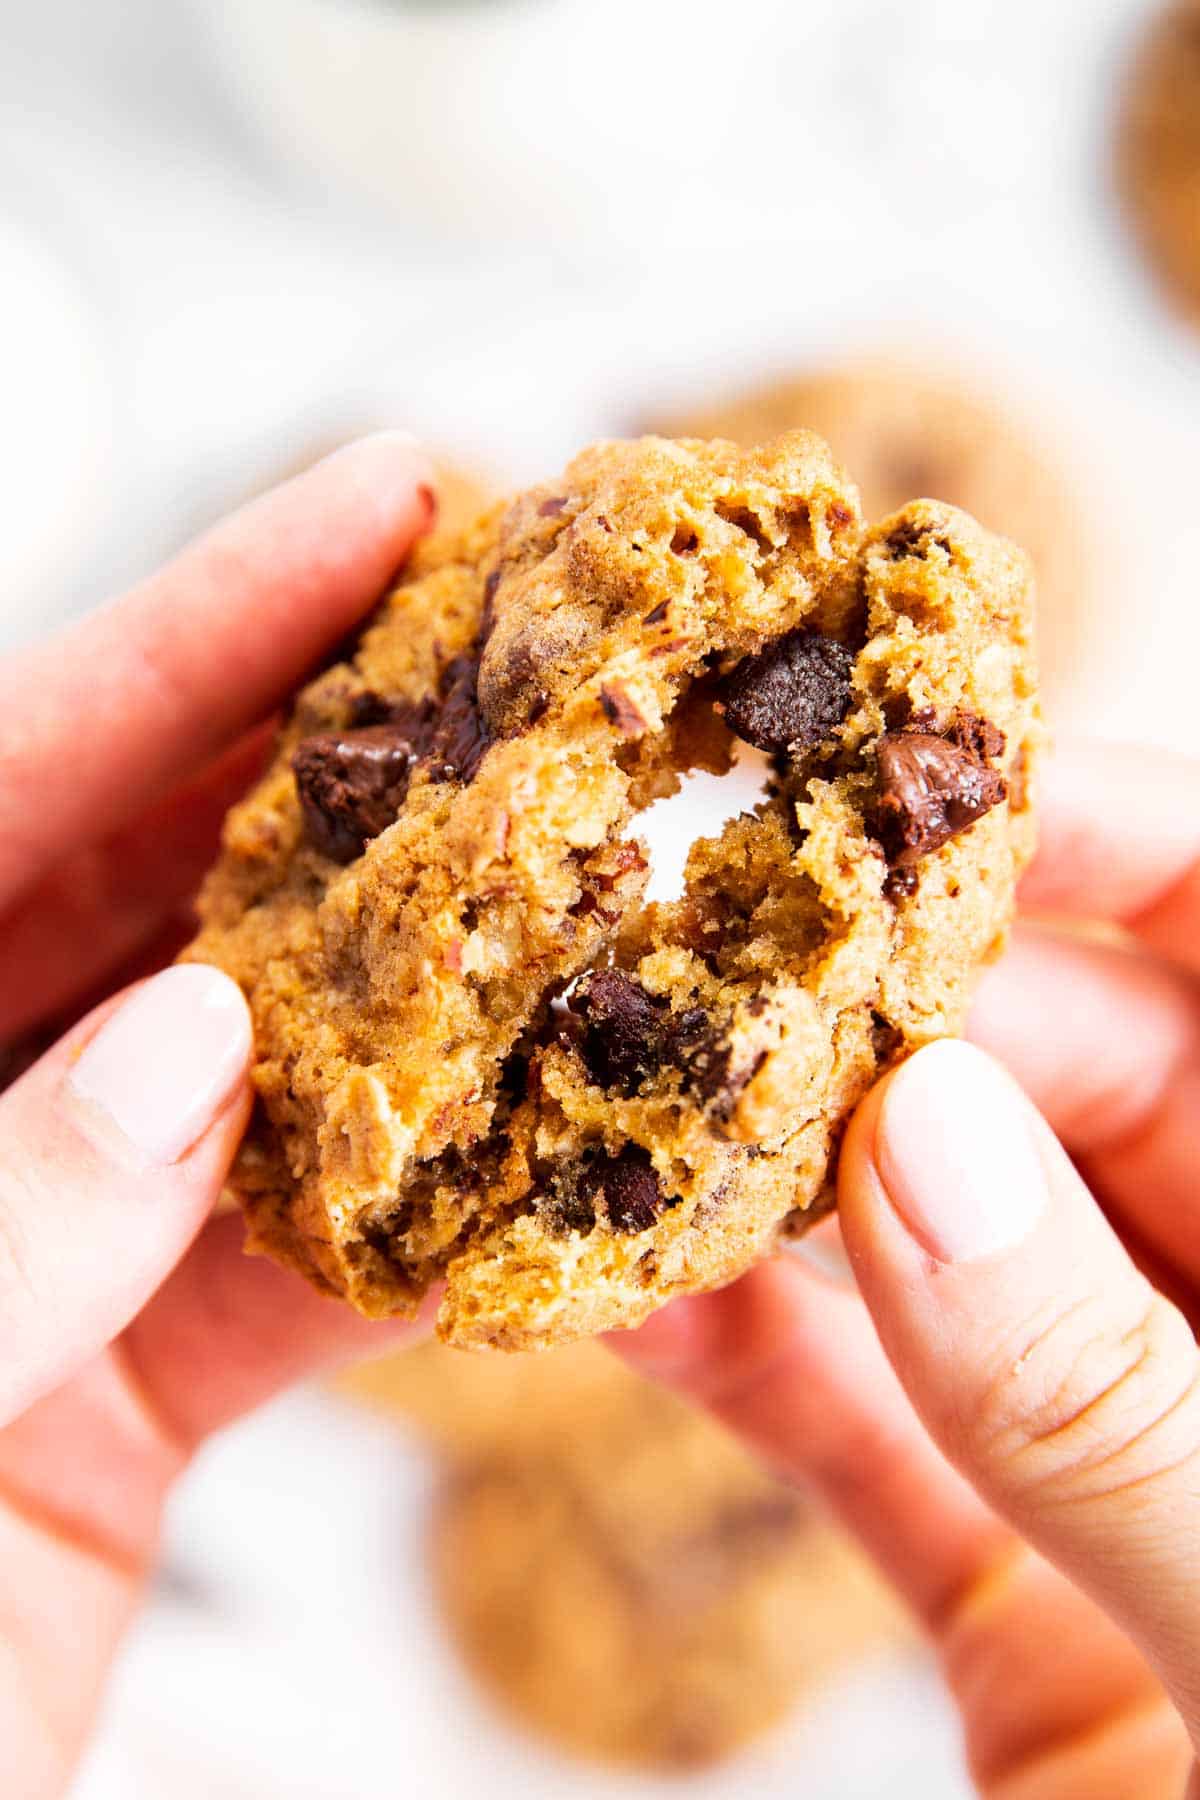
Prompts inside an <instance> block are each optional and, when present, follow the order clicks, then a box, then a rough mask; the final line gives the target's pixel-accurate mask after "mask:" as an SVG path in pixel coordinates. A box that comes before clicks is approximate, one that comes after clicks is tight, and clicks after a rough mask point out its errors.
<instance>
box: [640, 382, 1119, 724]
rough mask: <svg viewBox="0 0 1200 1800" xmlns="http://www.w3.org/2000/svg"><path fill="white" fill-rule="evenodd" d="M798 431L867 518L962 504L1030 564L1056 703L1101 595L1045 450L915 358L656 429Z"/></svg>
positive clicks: (740, 397)
mask: <svg viewBox="0 0 1200 1800" xmlns="http://www.w3.org/2000/svg"><path fill="white" fill-rule="evenodd" d="M799 426H805V427H807V428H808V429H809V430H812V431H816V432H819V433H820V435H821V436H822V437H823V438H825V439H826V440H827V442H828V443H829V445H830V447H831V448H832V450H833V452H834V455H835V456H837V457H838V458H839V459H840V460H841V461H842V462H843V463H844V464H845V466H846V467H847V468H848V469H850V470H851V471H852V472H853V475H854V478H855V480H856V481H857V483H858V485H859V489H860V492H861V494H862V503H863V510H864V511H865V513H866V515H867V517H868V518H870V519H877V518H882V517H883V516H884V514H886V513H890V512H893V511H895V509H896V508H897V507H900V506H903V505H904V503H905V501H907V500H911V499H912V498H913V497H914V496H916V495H936V497H937V498H938V499H939V500H948V501H950V502H951V503H952V504H953V505H954V506H961V507H962V508H963V510H964V511H966V512H969V513H970V514H971V515H972V516H973V517H974V518H976V519H977V520H978V521H979V522H980V524H981V525H985V526H986V527H987V528H988V530H989V531H999V532H1003V533H1004V535H1005V536H1006V537H1009V538H1012V539H1013V541H1014V542H1016V543H1018V544H1020V546H1021V548H1022V549H1023V550H1025V551H1026V552H1027V553H1028V555H1029V556H1030V558H1031V559H1032V562H1033V566H1034V573H1035V576H1036V580H1037V597H1038V605H1037V618H1038V670H1039V677H1040V682H1041V687H1042V691H1043V693H1044V694H1046V695H1047V696H1048V697H1049V698H1051V699H1053V698H1055V697H1057V696H1059V695H1062V694H1065V693H1067V692H1068V691H1069V690H1070V689H1071V688H1072V686H1074V685H1076V684H1077V683H1078V681H1079V678H1080V673H1081V670H1082V669H1083V668H1084V667H1085V666H1086V665H1087V663H1088V661H1089V657H1090V656H1091V655H1092V654H1093V652H1092V651H1091V650H1090V649H1089V632H1088V623H1089V617H1090V615H1091V614H1092V612H1093V610H1094V605H1095V603H1096V601H1097V599H1099V598H1101V597H1102V596H1101V587H1102V582H1101V577H1100V571H1099V567H1098V553H1097V549H1096V544H1095V542H1094V539H1095V538H1096V537H1097V535H1098V528H1097V527H1096V526H1095V524H1094V523H1093V522H1092V521H1091V520H1090V519H1089V520H1087V522H1086V523H1085V518H1084V512H1083V509H1082V507H1081V504H1080V501H1079V498H1078V496H1077V495H1076V494H1075V492H1074V491H1073V490H1072V487H1071V484H1070V483H1069V481H1068V480H1067V479H1066V477H1065V475H1064V473H1063V471H1062V469H1061V468H1060V466H1059V459H1058V458H1057V457H1056V456H1055V455H1054V454H1053V453H1052V451H1051V450H1050V449H1049V447H1047V446H1044V445H1042V444H1041V443H1040V442H1039V441H1038V436H1037V434H1036V432H1035V431H1034V430H1033V429H1032V428H1031V427H1030V425H1028V424H1027V423H1026V422H1025V421H1024V420H1023V419H1018V418H1016V417H1010V416H1009V414H1008V413H1007V412H1006V411H1005V410H1004V409H1003V408H1002V407H1001V406H1000V405H998V404H997V402H996V401H995V400H994V399H992V398H991V396H990V395H988V394H986V393H984V392H983V391H982V390H981V389H979V388H977V387H975V386H974V385H973V384H971V385H968V384H967V383H966V382H965V381H963V380H961V379H957V378H954V377H951V376H950V375H949V374H947V373H946V372H944V371H943V370H941V369H940V368H938V367H936V366H931V365H924V364H922V363H920V362H918V361H916V360H898V359H888V358H884V357H867V356H864V357H863V358H861V359H860V360H856V361H851V362H847V363H844V364H833V365H830V366H826V367H820V368H813V369H811V370H808V371H802V372H799V373H793V374H783V375H780V376H778V377H776V378H775V379H773V380H770V381H767V382H765V383H763V384H761V385H758V386H755V387H751V388H749V389H747V390H744V391H742V392H740V393H733V394H731V395H729V396H728V397H726V398H724V399H719V400H717V401H716V402H715V403H710V404H708V405H705V406H703V407H701V408H698V409H694V410H692V411H689V412H685V413H684V414H682V416H681V417H679V418H677V419H667V420H665V421H660V420H654V421H653V427H654V428H655V429H662V430H665V431H666V432H667V433H668V435H674V434H676V433H677V434H679V435H681V436H685V437H693V436H694V437H721V438H732V439H733V440H734V441H735V442H736V443H739V444H761V443H764V442H765V441H766V440H767V439H769V438H773V437H776V436H777V435H778V434H779V433H780V432H782V431H790V430H794V429H795V428H797V427H799Z"/></svg>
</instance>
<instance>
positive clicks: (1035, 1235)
mask: <svg viewBox="0 0 1200 1800" xmlns="http://www.w3.org/2000/svg"><path fill="white" fill-rule="evenodd" d="M839 1180H840V1210H841V1220H842V1229H843V1233H844V1236H845V1239H846V1244H847V1248H848V1251H849V1254H850V1257H851V1259H852V1261H853V1264H854V1267H855V1271H856V1273H857V1275H858V1279H859V1284H860V1286H861V1288H862V1292H863V1296H864V1298H865V1299H866V1302H867V1305H868V1306H869V1307H870V1309H871V1312H872V1313H873V1315H874V1318H875V1323H876V1326H877V1327H878V1330H879V1334H880V1337H881V1338H882V1340H883V1344H884V1347H885V1349H886V1350H887V1352H888V1354H889V1356H890V1357H891V1359H892V1362H893V1363H894V1365H895V1367H896V1370H897V1373H898V1374H899V1376H900V1379H901V1380H902V1382H903V1383H904V1385H905V1387H906V1388H907V1390H908V1393H909V1396H910V1398H911V1399H912V1401H913V1403H914V1405H915V1406H916V1408H917V1410H918V1412H919V1413H920V1414H921V1416H922V1418H923V1420H924V1422H925V1424H926V1426H927V1428H928V1430H929V1431H930V1433H931V1435H932V1436H933V1437H934V1439H935V1440H936V1441H937V1443H938V1444H939V1445H940V1446H941V1448H942V1449H943V1450H944V1451H945V1453H946V1454H947V1455H948V1456H949V1457H950V1458H951V1459H952V1460H953V1461H954V1462H955V1463H956V1464H957V1465H958V1467H959V1468H960V1469H961V1470H962V1472H963V1473H964V1474H965V1475H966V1476H967V1477H968V1478H969V1479H970V1480H971V1481H972V1482H973V1483H974V1485H975V1486H976V1487H977V1488H978V1490H979V1491H980V1493H981V1494H982V1495H983V1497H984V1498H985V1499H986V1500H987V1501H988V1502H989V1503H990V1504H991V1505H992V1506H993V1507H994V1508H995V1509H996V1510H997V1511H998V1512H1000V1513H1001V1514H1003V1515H1004V1516H1005V1517H1006V1518H1007V1519H1008V1520H1009V1521H1010V1522H1011V1523H1012V1524H1013V1525H1014V1526H1015V1527H1016V1529H1017V1530H1018V1531H1019V1532H1021V1533H1022V1535H1023V1536H1025V1537H1026V1538H1027V1539H1029V1541H1030V1542H1031V1543H1032V1544H1034V1545H1035V1546H1036V1548H1037V1549H1039V1550H1040V1551H1042V1553H1043V1554H1044V1555H1045V1556H1047V1557H1048V1558H1049V1559H1050V1560H1051V1561H1053V1562H1055V1563H1057V1564H1058V1565H1059V1567H1060V1568H1061V1569H1062V1570H1063V1571H1064V1572H1065V1573H1066V1574H1068V1575H1069V1576H1070V1577H1071V1578H1072V1579H1073V1580H1074V1581H1076V1582H1077V1583H1078V1585H1079V1586H1080V1587H1082V1588H1084V1589H1085V1590H1086V1591H1088V1592H1089V1593H1091V1595H1092V1596H1093V1598H1095V1599H1096V1600H1097V1601H1098V1602H1099V1603H1100V1604H1101V1605H1102V1606H1103V1607H1104V1608H1105V1609H1106V1610H1107V1611H1108V1612H1110V1613H1111V1614H1112V1615H1113V1617H1114V1618H1115V1619H1116V1620H1117V1622H1118V1623H1119V1624H1120V1625H1121V1626H1122V1627H1123V1628H1124V1629H1125V1630H1126V1631H1127V1632H1128V1633H1129V1635H1130V1636H1131V1637H1132V1638H1133V1639H1134V1640H1135V1641H1136V1642H1137V1643H1138V1645H1139V1646H1140V1648H1141V1649H1142V1651H1143V1653H1144V1655H1145V1656H1146V1657H1147V1659H1148V1661H1150V1662H1151V1663H1152V1664H1153V1665H1154V1667H1155V1668H1156V1670H1157V1672H1158V1674H1159V1675H1160V1677H1161V1678H1162V1680H1163V1681H1164V1683H1165V1684H1166V1686H1167V1688H1168V1690H1169V1691H1170V1693H1171V1695H1172V1698H1173V1699H1174V1700H1175V1703H1176V1705H1177V1706H1178V1707H1179V1708H1180V1710H1181V1712H1182V1713H1183V1715H1184V1718H1185V1720H1186V1721H1187V1722H1188V1724H1189V1727H1190V1729H1191V1731H1192V1735H1193V1738H1194V1739H1195V1738H1197V1736H1198V1735H1200V1732H1198V1722H1200V1559H1197V1557H1196V1555H1195V1544H1196V1534H1197V1531H1198V1530H1200V1380H1198V1375H1200V1357H1198V1353H1197V1348H1196V1342H1195V1339H1194V1338H1193V1336H1192V1332H1191V1330H1190V1328H1189V1326H1188V1324H1187V1322H1186V1320H1185V1319H1184V1318H1183V1316H1182V1314H1181V1313H1179V1312H1178V1311H1177V1310H1176V1308H1175V1307H1174V1306H1172V1305H1171V1304H1170V1303H1169V1302H1168V1301H1167V1300H1165V1299H1164V1298H1163V1297H1162V1296H1161V1295H1160V1294H1158V1293H1157V1292H1156V1291H1155V1290H1154V1289H1153V1288H1152V1287H1151V1286H1150V1284H1149V1282H1147V1281H1146V1279H1145V1278H1144V1277H1143V1276H1142V1275H1141V1274H1139V1272H1138V1271H1137V1269H1136V1268H1135V1267H1134V1265H1133V1263H1132V1262H1131V1261H1130V1259H1129V1257H1128V1255H1127V1254H1126V1252H1125V1250H1124V1248H1123V1247H1122V1245H1121V1243H1120V1241H1119V1240H1118V1238H1117V1237H1116V1235H1115V1234H1114V1232H1113V1231H1112V1229H1111V1228H1110V1226H1109V1225H1108V1223H1107V1222H1106V1220H1105V1219H1104V1216H1103V1214H1102V1213H1101V1211H1100V1209H1099V1207H1098V1206H1097V1205H1096V1204H1095V1202H1094V1201H1093V1199H1092V1197H1091V1195H1090V1194H1089V1193H1088V1191H1087V1189H1086V1188H1085V1187H1084V1185H1083V1183H1082V1182H1081V1181H1080V1179H1079V1176H1078V1175H1077V1174H1076V1172H1075V1169H1074V1167H1073V1165H1072V1164H1071V1162H1070V1161H1069V1159H1068V1158H1067V1156H1066V1154H1065V1153H1064V1151H1063V1150H1062V1149H1061V1147H1060V1146H1059V1144H1058V1143H1057V1141H1056V1140H1055V1138H1054V1137H1053V1136H1052V1134H1051V1132H1050V1130H1049V1128H1048V1127H1047V1126H1046V1125H1045V1123H1044V1122H1043V1121H1042V1120H1041V1118H1040V1117H1039V1116H1038V1114H1037V1113H1036V1112H1035V1110H1034V1109H1033V1107H1032V1106H1031V1105H1030V1104H1029V1102H1028V1101H1027V1100H1026V1099H1025V1097H1024V1095H1023V1094H1022V1093H1021V1091H1020V1089H1019V1088H1018V1087H1017V1086H1016V1085H1015V1083H1013V1082H1012V1081H1011V1080H1010V1079H1009V1077H1008V1076H1007V1075H1005V1074H1004V1073H1003V1072H1002V1070H1001V1069H1000V1068H999V1067H998V1066H997V1065H996V1064H994V1063H993V1062H992V1061H991V1060H990V1059H989V1058H988V1057H986V1056H985V1055H984V1054H983V1053H982V1052H981V1051H979V1050H976V1049H973V1048H972V1047H971V1046H970V1045H967V1044H962V1043H955V1042H949V1041H947V1042H942V1043H937V1044H932V1045H930V1046H928V1047H927V1048H926V1049H924V1050H922V1051H920V1052H919V1053H918V1054H917V1055H916V1056H914V1057H913V1058H912V1059H911V1060H910V1061H909V1062H908V1063H906V1064H904V1065H903V1066H902V1067H901V1068H900V1069H898V1070H897V1071H896V1072H895V1074H893V1075H892V1076H890V1077H889V1078H888V1079H887V1080H886V1081H885V1082H883V1083H882V1084H881V1086H880V1087H879V1088H877V1089H876V1090H875V1092H874V1094H872V1095H871V1097H870V1098H869V1099H868V1100H867V1101H866V1102H865V1104H864V1105H863V1107H862V1108H860V1110H859V1113H858V1115H857V1117H856V1118H855V1120H854V1122H853V1125H852V1127H851V1130H850V1133H849V1134H848V1137H847V1141H846V1146H845V1150H844V1152H843V1158H842V1163H841V1172H840V1177H839ZM1064 1654H1068V1655H1069V1654H1070V1646H1064Z"/></svg>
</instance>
